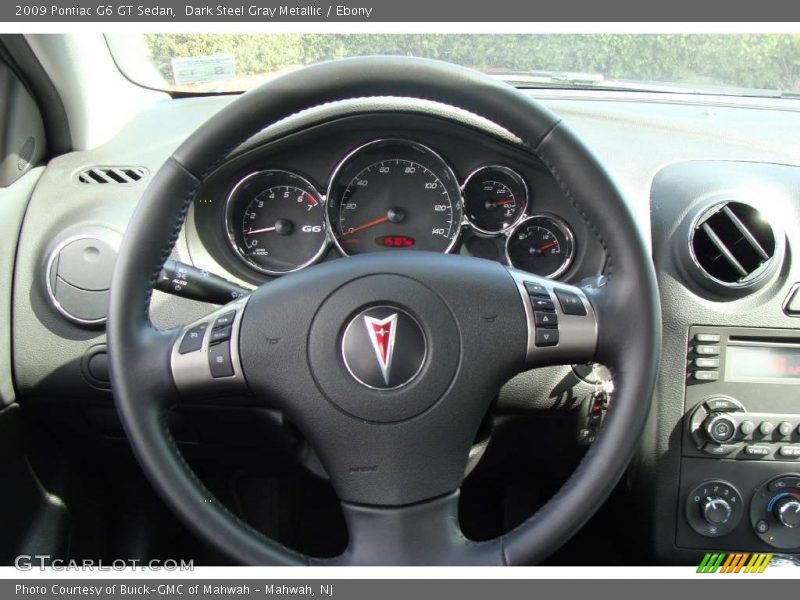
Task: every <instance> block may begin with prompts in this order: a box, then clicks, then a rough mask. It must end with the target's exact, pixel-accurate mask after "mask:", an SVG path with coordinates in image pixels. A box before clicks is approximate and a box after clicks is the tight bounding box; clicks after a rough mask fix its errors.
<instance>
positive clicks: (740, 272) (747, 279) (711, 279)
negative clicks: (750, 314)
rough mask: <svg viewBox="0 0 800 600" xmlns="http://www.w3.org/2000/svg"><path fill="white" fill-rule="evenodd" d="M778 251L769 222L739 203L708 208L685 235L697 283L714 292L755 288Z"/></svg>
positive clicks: (779, 241) (770, 268) (778, 242)
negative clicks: (697, 276) (696, 275)
mask: <svg viewBox="0 0 800 600" xmlns="http://www.w3.org/2000/svg"><path fill="white" fill-rule="evenodd" d="M782 250H783V247H782V238H779V237H778V236H777V235H776V233H775V231H774V229H773V227H772V225H771V224H770V223H769V221H767V219H766V218H765V217H764V215H763V214H762V213H761V212H759V211H758V210H757V209H756V208H754V207H753V206H751V205H749V204H745V203H743V202H735V201H724V202H717V203H715V204H713V205H711V206H710V207H709V208H707V209H705V210H703V211H702V212H701V213H700V214H699V215H698V216H697V217H696V218H695V220H694V221H693V223H692V225H691V229H690V232H689V254H690V256H691V258H692V261H693V263H694V266H695V267H696V269H697V271H698V275H699V278H698V282H699V283H700V284H701V285H703V286H704V287H706V288H709V287H711V288H712V289H714V290H715V291H720V288H721V289H723V290H724V289H727V290H746V289H748V288H753V287H755V286H756V285H757V284H758V283H759V282H762V281H764V280H765V278H766V276H767V275H768V274H770V273H771V272H772V271H773V270H774V267H776V266H777V264H778V263H779V262H780V260H779V258H780V256H781V254H782Z"/></svg>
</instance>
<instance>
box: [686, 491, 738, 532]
mask: <svg viewBox="0 0 800 600" xmlns="http://www.w3.org/2000/svg"><path fill="white" fill-rule="evenodd" d="M743 504H744V503H743V502H742V495H741V494H740V493H739V492H738V490H737V489H736V488H735V487H733V486H732V485H731V484H730V483H728V482H727V481H720V480H709V481H704V482H703V483H701V484H700V485H698V486H695V487H694V488H693V489H692V490H691V491H690V492H689V496H688V497H687V498H686V520H687V521H688V522H689V526H690V527H691V528H692V529H694V530H695V531H696V532H697V533H699V534H700V535H702V536H704V537H712V538H713V537H721V536H724V535H727V534H729V533H730V532H731V531H733V530H734V529H736V526H737V525H738V524H739V522H740V521H741V520H742V514H743V513H744V506H743Z"/></svg>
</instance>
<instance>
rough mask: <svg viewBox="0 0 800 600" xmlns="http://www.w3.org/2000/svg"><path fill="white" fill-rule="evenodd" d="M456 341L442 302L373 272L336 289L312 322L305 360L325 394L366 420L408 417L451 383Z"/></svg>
mask: <svg viewBox="0 0 800 600" xmlns="http://www.w3.org/2000/svg"><path fill="white" fill-rule="evenodd" d="M460 347H461V340H460V336H459V332H458V327H457V326H456V321H455V319H454V317H453V315H452V313H451V311H450V310H449V309H448V307H447V305H446V304H445V303H444V301H443V300H442V299H441V298H440V297H439V295H438V294H436V293H435V292H434V291H433V290H431V289H430V288H428V287H427V286H426V285H424V284H422V283H420V282H419V281H416V280H414V279H411V278H409V277H406V276H403V275H389V274H378V275H369V276H366V277H361V278H359V279H356V280H354V281H351V282H349V283H347V284H345V285H343V286H342V287H340V288H338V289H337V290H336V291H335V292H333V293H332V294H331V295H330V296H329V297H328V298H327V299H326V300H325V301H324V302H323V303H322V305H321V306H320V308H319V310H318V311H317V314H316V315H315V317H314V320H313V322H312V324H311V329H310V332H309V340H308V358H309V364H310V365H311V371H312V375H313V377H314V380H315V381H316V383H317V386H318V387H319V389H320V391H321V392H322V393H323V394H324V395H325V397H326V398H328V400H330V401H331V402H332V403H334V404H335V405H337V406H338V407H339V408H340V409H342V410H344V411H345V412H347V413H348V414H350V415H352V416H354V417H356V418H358V419H363V420H366V421H373V422H380V423H391V422H396V421H403V420H406V419H410V418H412V417H414V416H416V415H419V414H420V413H422V412H424V411H426V410H427V409H429V408H430V407H431V406H433V405H434V404H435V403H436V402H437V401H438V400H439V399H440V398H441V397H442V396H443V395H444V393H445V392H446V390H447V389H448V387H449V386H450V384H451V382H452V380H453V377H454V376H455V373H456V369H457V367H458V364H459V358H460V354H461V352H460Z"/></svg>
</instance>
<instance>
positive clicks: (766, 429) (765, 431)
mask: <svg viewBox="0 0 800 600" xmlns="http://www.w3.org/2000/svg"><path fill="white" fill-rule="evenodd" d="M773 429H775V426H774V425H773V424H772V423H770V422H769V421H761V425H759V426H758V433H760V434H761V435H769V434H770V433H772V430H773Z"/></svg>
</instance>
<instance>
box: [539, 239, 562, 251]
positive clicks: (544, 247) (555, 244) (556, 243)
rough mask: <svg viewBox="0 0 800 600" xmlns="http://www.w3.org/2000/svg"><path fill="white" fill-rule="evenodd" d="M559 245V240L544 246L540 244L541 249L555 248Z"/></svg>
mask: <svg viewBox="0 0 800 600" xmlns="http://www.w3.org/2000/svg"><path fill="white" fill-rule="evenodd" d="M556 246H558V242H556V241H552V242H550V243H549V244H545V245H544V246H539V250H540V251H544V250H549V249H550V248H555V247H556Z"/></svg>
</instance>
